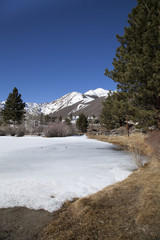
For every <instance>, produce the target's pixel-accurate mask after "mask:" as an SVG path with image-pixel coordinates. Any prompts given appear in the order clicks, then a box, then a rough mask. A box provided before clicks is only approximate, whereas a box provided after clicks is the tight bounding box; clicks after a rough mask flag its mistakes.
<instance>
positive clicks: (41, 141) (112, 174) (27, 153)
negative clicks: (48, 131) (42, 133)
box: [0, 136, 134, 211]
mask: <svg viewBox="0 0 160 240" xmlns="http://www.w3.org/2000/svg"><path fill="white" fill-rule="evenodd" d="M112 146H113V145H111V144H109V143H104V142H99V141H96V140H90V139H87V138H86V137H85V136H82V137H67V138H42V137H29V136H28V137H22V138H17V137H0V208H3V207H14V206H26V207H28V208H34V209H46V210H48V211H54V210H56V209H58V208H60V206H61V205H62V204H63V203H64V201H65V200H67V199H69V200H70V199H72V198H73V197H83V196H86V195H88V194H91V193H95V192H97V191H98V190H101V189H102V188H104V187H105V186H107V185H110V184H113V183H115V182H116V181H120V180H123V179H124V178H126V177H127V176H128V175H129V174H130V173H131V171H132V169H133V168H134V166H133V163H132V161H131V159H130V155H129V154H127V153H125V152H122V151H117V150H114V149H113V148H112Z"/></svg>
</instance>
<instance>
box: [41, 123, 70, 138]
mask: <svg viewBox="0 0 160 240" xmlns="http://www.w3.org/2000/svg"><path fill="white" fill-rule="evenodd" d="M44 135H45V136H46V137H66V136H72V135H75V129H74V127H73V126H68V125H67V124H66V123H62V122H59V123H50V124H48V125H47V126H45V127H44Z"/></svg>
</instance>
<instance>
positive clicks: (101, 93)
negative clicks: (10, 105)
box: [0, 88, 109, 115]
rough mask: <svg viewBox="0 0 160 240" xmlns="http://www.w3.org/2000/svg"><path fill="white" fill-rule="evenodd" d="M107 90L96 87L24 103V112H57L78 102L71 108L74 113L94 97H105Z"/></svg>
mask: <svg viewBox="0 0 160 240" xmlns="http://www.w3.org/2000/svg"><path fill="white" fill-rule="evenodd" d="M108 93H109V91H108V90H105V89H102V88H97V89H95V90H90V91H88V92H86V93H84V94H82V93H79V92H71V93H68V94H66V95H64V96H62V97H61V98H59V99H57V100H55V101H53V102H51V103H43V104H38V103H26V107H25V109H26V112H27V113H29V114H34V115H35V114H41V113H43V114H45V115H47V114H51V113H55V112H58V111H60V110H62V109H64V108H66V107H69V106H72V105H74V104H78V103H79V104H78V105H77V106H76V107H75V109H73V110H72V113H75V112H77V111H79V110H81V109H84V108H86V107H88V106H89V103H90V102H92V101H94V100H95V99H96V98H100V97H107V96H108ZM4 104H5V101H3V102H1V103H0V109H2V108H4Z"/></svg>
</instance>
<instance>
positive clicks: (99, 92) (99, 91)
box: [84, 88, 109, 97]
mask: <svg viewBox="0 0 160 240" xmlns="http://www.w3.org/2000/svg"><path fill="white" fill-rule="evenodd" d="M108 94H109V91H108V90H105V89H103V88H97V89H95V90H89V91H88V92H86V93H85V94H84V95H88V96H92V97H107V96H108Z"/></svg>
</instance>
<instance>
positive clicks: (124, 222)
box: [41, 135, 160, 240]
mask: <svg viewBox="0 0 160 240" xmlns="http://www.w3.org/2000/svg"><path fill="white" fill-rule="evenodd" d="M94 138H95V137H94ZM98 139H99V140H103V141H109V142H111V143H114V144H119V145H121V146H123V147H127V148H128V149H132V148H133V146H134V147H135V144H136V145H137V146H138V149H139V151H142V152H143V154H144V153H145V154H147V155H151V153H152V151H151V148H150V147H149V146H148V144H147V143H146V141H144V140H145V136H144V135H141V136H140V135H139V136H138V135H137V136H132V137H130V139H128V138H125V137H124V138H121V137H114V139H113V138H112V139H111V138H110V139H107V137H104V136H98ZM159 172H160V162H159V161H151V162H150V163H149V164H147V165H145V166H144V167H141V168H140V169H139V170H138V171H136V172H134V173H133V174H131V175H130V176H129V177H128V178H127V179H125V180H124V181H122V182H119V183H116V184H114V185H112V186H109V187H106V188H104V189H103V190H102V191H100V192H98V193H96V194H93V195H90V196H88V197H85V198H82V199H77V200H75V201H74V202H67V203H65V204H64V206H63V207H62V208H61V209H60V210H59V211H57V212H55V213H54V220H53V222H52V223H51V224H50V225H49V226H47V228H46V229H45V230H44V232H43V235H42V237H41V239H43V240H49V239H54V240H64V239H66V240H71V239H77V240H93V239H94V240H95V239H97V240H105V239H106V240H158V239H160V227H159V226H160V174H159Z"/></svg>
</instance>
